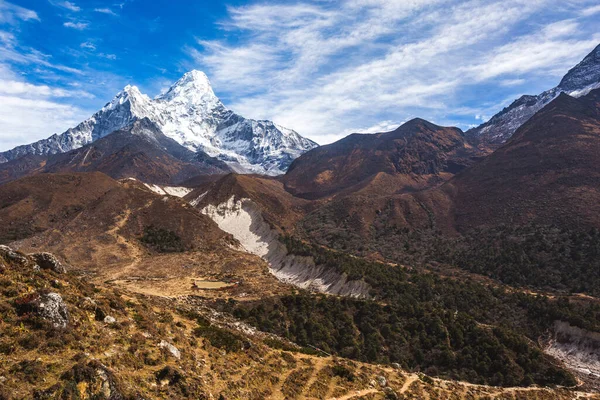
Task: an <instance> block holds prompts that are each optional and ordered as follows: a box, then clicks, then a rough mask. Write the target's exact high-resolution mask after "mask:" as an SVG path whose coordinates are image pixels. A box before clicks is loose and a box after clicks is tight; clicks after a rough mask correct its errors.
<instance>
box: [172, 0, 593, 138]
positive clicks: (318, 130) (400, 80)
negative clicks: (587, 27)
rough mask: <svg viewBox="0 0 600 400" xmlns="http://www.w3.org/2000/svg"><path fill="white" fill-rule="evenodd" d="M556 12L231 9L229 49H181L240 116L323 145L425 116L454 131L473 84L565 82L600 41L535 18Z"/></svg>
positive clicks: (482, 2) (395, 6)
mask: <svg viewBox="0 0 600 400" xmlns="http://www.w3.org/2000/svg"><path fill="white" fill-rule="evenodd" d="M588 3H589V2H588ZM551 4H552V1H551V0H506V1H504V2H496V1H489V0H463V1H460V2H451V1H449V0H412V1H403V2H399V1H394V0H345V1H340V2H326V1H325V2H321V1H318V2H312V1H302V2H296V3H291V4H290V3H281V4H264V3H259V4H254V5H249V6H241V7H229V9H228V14H229V17H228V18H227V19H226V20H224V21H221V23H220V27H221V29H222V30H223V31H224V32H225V33H226V34H227V37H230V38H232V40H202V39H201V40H198V41H197V45H196V46H189V47H186V48H185V49H184V50H185V51H186V53H187V54H188V55H189V56H190V57H191V58H192V59H193V60H194V61H195V66H196V67H198V66H200V67H202V68H204V69H205V70H207V72H208V73H209V75H210V77H211V80H212V81H213V82H214V84H215V88H216V90H217V92H220V91H222V92H224V93H225V94H230V93H231V94H232V95H231V96H229V97H230V101H229V104H228V105H229V106H230V107H231V108H232V109H234V110H236V111H239V112H240V113H243V114H247V115H250V116H253V117H257V118H267V119H273V120H275V121H277V122H278V123H280V124H282V125H284V126H289V127H290V128H293V129H296V130H298V131H299V132H301V133H303V134H306V135H307V136H309V137H311V138H313V139H315V140H317V141H319V142H324V141H329V140H330V139H332V138H333V137H337V138H339V137H341V136H343V135H344V134H345V133H347V132H348V131H352V130H359V129H360V128H361V127H363V126H365V125H367V126H371V125H372V126H376V127H377V126H379V121H381V120H382V119H384V120H392V121H397V120H398V119H401V120H404V119H405V117H406V116H409V115H414V114H415V113H418V112H420V113H423V114H426V116H430V117H433V118H436V117H437V118H439V119H441V120H444V121H446V120H448V118H447V115H448V114H449V112H452V110H457V111H459V110H458V108H459V107H460V106H459V105H457V104H455V103H457V98H456V93H457V92H459V91H460V90H462V89H463V88H465V87H467V86H469V85H473V84H475V83H480V84H485V82H489V84H495V85H497V86H499V87H500V86H503V85H504V86H511V85H519V84H522V83H524V81H523V79H524V78H523V77H522V76H519V74H534V73H535V74H540V75H541V74H555V73H556V71H557V70H561V71H562V72H566V69H568V67H569V66H572V65H574V64H573V63H574V62H576V61H578V60H579V59H581V57H582V56H583V55H585V53H586V52H588V51H590V50H591V48H593V47H594V43H596V44H597V41H598V40H600V39H599V38H598V37H597V36H593V35H592V36H591V37H590V36H587V37H586V35H585V31H582V29H581V26H580V24H579V22H578V20H577V18H579V16H580V15H581V13H582V11H581V10H579V11H577V10H575V12H571V13H570V15H571V16H570V17H564V19H563V20H557V19H556V17H554V19H551V18H549V17H548V18H543V19H542V18H538V16H539V15H540V13H544V11H545V10H547V9H548V7H549V6H550V5H551ZM585 4H586V0H582V4H581V6H580V8H583V7H585ZM590 12H592V11H591V10H590V11H584V13H587V14H589V13H590ZM565 14H566V13H565ZM543 20H549V22H547V23H546V24H545V25H541V26H540V25H539V24H540V22H539V21H543ZM476 113H478V112H477V110H473V109H471V110H470V111H469V114H470V115H475V114H476ZM438 122H440V121H438ZM442 122H443V121H442ZM363 129H364V128H363Z"/></svg>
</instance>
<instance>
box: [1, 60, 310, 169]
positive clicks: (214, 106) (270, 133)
mask: <svg viewBox="0 0 600 400" xmlns="http://www.w3.org/2000/svg"><path fill="white" fill-rule="evenodd" d="M143 118H148V120H149V121H151V122H152V123H154V124H155V125H156V126H157V127H158V128H159V129H160V130H161V131H162V133H164V134H165V135H166V136H168V137H170V138H172V139H174V140H175V141H177V142H178V143H179V144H181V145H183V146H185V147H187V148H188V149H190V150H192V151H203V152H205V153H207V154H208V155H210V156H212V157H216V158H218V159H220V160H222V161H225V162H227V163H228V164H229V165H230V166H231V168H233V169H234V170H236V171H238V172H253V173H263V174H270V175H277V174H281V173H284V172H285V171H286V170H287V167H288V166H289V165H290V164H291V162H292V161H293V160H294V159H295V158H296V157H298V156H300V155H301V154H302V153H304V152H306V151H308V150H310V149H312V148H314V147H316V146H317V144H316V143H314V142H312V141H311V140H308V139H306V138H303V137H302V136H300V135H299V134H298V133H296V132H294V131H292V130H290V129H286V128H283V127H280V126H278V125H275V124H274V123H273V122H271V121H254V120H250V119H246V118H244V117H242V116H240V115H237V114H235V113H234V112H233V111H230V110H228V109H227V108H226V107H225V106H224V105H223V103H222V102H221V101H220V100H219V98H218V97H217V96H216V95H215V93H214V91H213V89H212V87H211V84H210V81H209V79H208V77H207V76H206V74H204V73H203V72H201V71H197V70H193V71H190V72H187V73H185V74H184V75H183V76H182V77H181V78H180V79H179V80H178V81H177V82H175V83H174V84H173V85H172V86H171V87H170V88H169V90H167V91H166V92H165V93H164V94H161V95H159V96H157V97H156V98H154V99H151V98H150V97H148V96H147V95H145V94H142V93H141V92H140V90H139V89H138V88H137V87H136V86H132V85H127V86H125V88H124V89H123V90H122V91H120V92H119V93H118V94H117V95H116V96H115V97H114V98H113V99H112V100H111V101H110V102H109V103H107V104H106V105H105V106H104V107H103V108H102V109H100V110H99V111H98V112H96V113H95V114H94V115H92V116H91V117H90V118H89V119H87V120H85V121H83V122H82V123H80V124H79V125H77V126H76V127H74V128H71V129H69V130H67V131H66V132H64V133H63V134H61V135H53V136H51V137H50V138H48V139H44V140H41V141H38V142H36V143H32V144H29V145H24V146H19V147H17V148H15V149H13V150H10V151H7V152H4V153H0V162H6V161H7V160H13V159H15V158H18V157H21V156H23V155H27V154H35V155H46V154H56V153H63V152H67V151H70V150H73V149H77V148H79V147H82V146H84V145H86V144H88V143H92V142H94V141H96V140H98V139H99V138H102V137H104V136H106V135H108V134H110V133H112V132H114V131H116V130H119V129H123V128H125V127H127V126H129V125H131V124H132V123H134V122H135V121H138V120H141V119H143Z"/></svg>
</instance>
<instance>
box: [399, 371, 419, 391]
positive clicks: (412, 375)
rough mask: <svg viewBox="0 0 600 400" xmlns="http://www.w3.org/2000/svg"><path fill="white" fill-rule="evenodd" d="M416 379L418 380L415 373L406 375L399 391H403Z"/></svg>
mask: <svg viewBox="0 0 600 400" xmlns="http://www.w3.org/2000/svg"><path fill="white" fill-rule="evenodd" d="M417 380H419V376H418V375H416V374H411V375H408V376H407V377H406V382H404V385H402V388H401V389H400V393H405V392H406V391H407V390H408V389H409V388H410V385H412V384H413V383H414V382H416V381H417Z"/></svg>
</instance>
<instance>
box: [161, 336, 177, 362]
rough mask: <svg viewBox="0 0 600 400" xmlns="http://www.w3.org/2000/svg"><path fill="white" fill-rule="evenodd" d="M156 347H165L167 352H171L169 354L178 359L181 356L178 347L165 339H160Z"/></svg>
mask: <svg viewBox="0 0 600 400" xmlns="http://www.w3.org/2000/svg"><path fill="white" fill-rule="evenodd" d="M158 347H160V348H161V349H167V350H168V352H169V353H171V355H172V356H173V357H175V358H176V359H178V360H179V359H180V358H181V352H180V351H179V349H178V348H177V347H175V346H173V345H172V344H171V343H169V342H167V341H165V340H161V341H160V343H159V344H158Z"/></svg>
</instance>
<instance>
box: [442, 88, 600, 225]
mask: <svg viewBox="0 0 600 400" xmlns="http://www.w3.org/2000/svg"><path fill="white" fill-rule="evenodd" d="M598 154H600V90H595V91H592V92H590V93H589V94H588V95H586V96H584V97H581V98H579V99H576V98H573V97H570V96H568V95H566V94H561V95H560V96H559V97H558V98H556V99H555V100H554V101H552V102H551V103H550V104H548V105H547V106H546V107H544V109H542V110H541V111H540V112H538V113H537V114H536V115H535V116H534V117H533V118H531V119H530V120H529V121H528V122H527V123H526V124H525V125H523V126H522V127H521V128H520V129H519V130H518V131H517V132H516V133H515V135H514V136H513V138H512V139H511V140H510V141H509V142H508V143H507V144H506V145H505V146H503V147H501V148H500V149H498V150H497V151H496V152H495V153H493V154H491V155H490V156H488V157H487V158H486V159H485V160H483V161H482V162H481V163H479V164H477V165H475V166H474V167H472V168H471V169H469V170H468V171H465V172H464V173H463V174H461V175H460V176H457V177H456V178H455V179H453V180H452V181H451V182H449V183H448V187H452V188H454V189H456V194H455V196H454V204H455V206H456V227H457V228H458V229H459V230H465V229H468V228H470V227H474V226H478V225H495V224H500V223H507V224H511V223H526V222H535V223H544V224H557V225H562V226H571V227H598V228H600V164H598Z"/></svg>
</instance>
